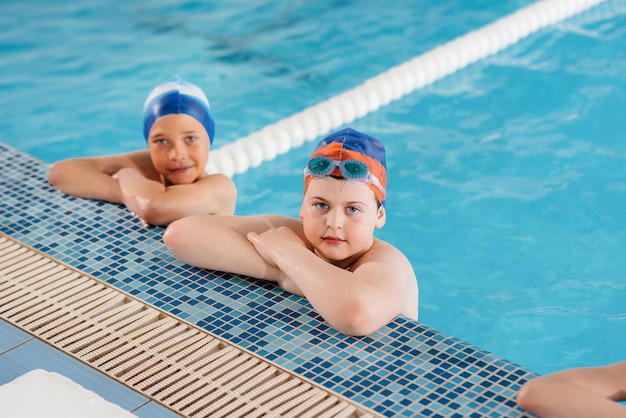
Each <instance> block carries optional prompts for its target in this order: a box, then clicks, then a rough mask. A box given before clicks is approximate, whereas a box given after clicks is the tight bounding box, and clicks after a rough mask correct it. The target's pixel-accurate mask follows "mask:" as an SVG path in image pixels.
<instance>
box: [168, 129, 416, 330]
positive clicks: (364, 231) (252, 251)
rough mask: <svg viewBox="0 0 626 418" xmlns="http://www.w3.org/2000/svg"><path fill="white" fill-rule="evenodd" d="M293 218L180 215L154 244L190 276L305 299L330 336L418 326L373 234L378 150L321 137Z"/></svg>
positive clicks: (409, 276)
mask: <svg viewBox="0 0 626 418" xmlns="http://www.w3.org/2000/svg"><path fill="white" fill-rule="evenodd" d="M304 183H305V184H304V196H303V199H302V206H301V208H300V218H299V219H298V218H292V217H288V216H280V215H257V216H202V215H198V216H189V217H186V218H183V219H180V220H177V221H175V222H173V223H172V224H170V225H169V226H168V228H167V230H166V231H165V234H164V236H163V239H164V241H165V244H166V245H167V246H168V247H169V248H170V250H171V251H172V252H173V253H174V254H175V255H176V256H177V257H178V258H179V259H181V260H182V261H184V262H186V263H188V264H191V265H195V266H197V267H202V268H208V269H212V270H219V271H226V272H231V273H236V274H241V275H245V276H250V277H256V278H259V279H265V280H270V281H276V282H277V283H278V285H279V286H280V287H281V288H282V289H284V290H286V291H288V292H291V293H294V294H297V295H300V296H304V297H306V298H307V299H308V300H309V302H311V304H312V305H313V307H314V308H315V310H317V312H319V314H320V315H321V316H322V317H323V318H324V319H325V320H326V321H327V322H328V323H329V324H330V326H331V327H333V328H335V329H337V330H338V331H340V332H343V333H345V334H348V335H367V334H371V333H373V332H375V331H376V330H378V329H379V328H381V327H382V326H384V325H386V324H387V323H389V322H390V321H391V320H393V319H394V318H395V317H396V316H397V315H405V316H408V317H410V318H412V319H417V317H418V294H419V291H418V286H417V279H416V277H415V272H414V271H413V267H412V266H411V263H410V262H409V260H408V259H407V258H406V257H405V256H404V254H402V252H401V251H400V250H398V249H397V248H395V247H393V246H392V245H390V244H389V243H386V242H384V241H381V240H379V239H376V238H375V237H374V230H375V229H376V228H381V227H382V226H383V225H384V224H385V221H386V209H385V205H384V202H385V199H386V192H387V190H386V189H387V169H386V164H385V148H384V147H383V145H382V143H381V142H380V141H378V139H376V138H373V137H371V136H369V135H365V134H363V133H361V132H358V131H355V130H353V129H349V128H348V129H344V130H341V131H338V132H335V133H333V134H331V135H329V136H328V137H326V138H324V139H323V140H322V141H321V142H320V143H319V145H318V147H317V148H316V149H315V151H314V152H313V154H312V155H311V158H310V159H309V162H308V164H307V166H306V168H305V170H304Z"/></svg>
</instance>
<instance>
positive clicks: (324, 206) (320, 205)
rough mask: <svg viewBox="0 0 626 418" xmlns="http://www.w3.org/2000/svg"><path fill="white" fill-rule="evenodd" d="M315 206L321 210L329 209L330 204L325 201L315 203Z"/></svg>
mask: <svg viewBox="0 0 626 418" xmlns="http://www.w3.org/2000/svg"><path fill="white" fill-rule="evenodd" d="M315 207H316V208H318V209H321V210H326V209H328V205H327V204H326V203H324V202H318V203H316V204H315Z"/></svg>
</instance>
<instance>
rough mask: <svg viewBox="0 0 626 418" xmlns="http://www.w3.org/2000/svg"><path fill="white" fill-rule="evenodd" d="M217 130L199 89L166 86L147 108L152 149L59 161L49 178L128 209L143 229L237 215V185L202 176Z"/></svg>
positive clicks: (178, 83) (72, 190) (69, 191)
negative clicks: (192, 218)
mask: <svg viewBox="0 0 626 418" xmlns="http://www.w3.org/2000/svg"><path fill="white" fill-rule="evenodd" d="M214 132H215V128H214V121H213V117H212V115H211V109H210V106H209V101H208V99H207V98H206V96H205V94H204V93H203V92H202V90H201V89H200V88H198V87H197V86H195V85H193V84H191V83H188V82H186V81H183V80H180V79H178V80H174V81H170V82H166V83H163V84H160V85H158V86H157V87H155V88H154V90H152V92H151V93H150V94H149V95H148V98H147V99H146V101H145V104H144V137H145V139H146V141H147V144H148V149H147V150H141V151H135V152H131V153H126V154H119V155H111V156H101V157H91V158H73V159H67V160H63V161H59V162H56V163H54V164H53V165H52V166H51V167H50V170H49V172H48V180H49V181H50V183H52V184H53V185H54V186H55V187H56V188H57V189H59V190H61V191H62V192H64V193H67V194H70V195H73V196H77V197H84V198H89V199H97V200H104V201H108V202H114V203H121V204H124V205H125V206H126V207H128V208H129V209H130V210H131V211H132V212H133V213H134V214H136V215H137V216H138V217H139V219H141V221H142V223H143V224H144V225H148V224H152V225H166V224H169V223H170V222H172V221H174V220H176V219H179V218H182V217H184V216H187V215H193V214H233V213H234V210H235V201H236V198H237V191H236V188H235V184H234V183H233V181H232V180H231V179H230V178H229V177H227V176H224V175H222V174H208V173H207V172H206V171H205V167H206V164H207V160H208V158H209V150H210V147H211V145H212V143H213V138H214Z"/></svg>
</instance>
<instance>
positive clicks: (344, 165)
mask: <svg viewBox="0 0 626 418" xmlns="http://www.w3.org/2000/svg"><path fill="white" fill-rule="evenodd" d="M304 172H305V177H304V189H305V190H306V188H307V187H308V185H309V183H310V182H311V180H312V179H313V178H315V177H320V176H333V177H341V178H344V179H346V180H349V181H358V182H362V183H364V184H365V185H366V186H367V187H369V188H370V189H371V190H372V191H373V192H374V194H375V195H376V198H377V199H378V201H379V202H380V203H381V204H383V203H384V202H385V199H386V194H387V164H386V162H385V147H384V145H383V144H382V142H380V141H379V140H378V139H376V138H374V137H373V136H369V135H366V134H364V133H361V132H358V131H355V130H354V129H351V128H346V129H342V130H340V131H337V132H335V133H332V134H330V135H328V136H327V137H326V138H324V139H322V140H321V141H320V143H319V144H318V145H317V148H315V151H313V154H312V155H311V158H310V159H309V162H308V164H307V168H306V169H305V171H304Z"/></svg>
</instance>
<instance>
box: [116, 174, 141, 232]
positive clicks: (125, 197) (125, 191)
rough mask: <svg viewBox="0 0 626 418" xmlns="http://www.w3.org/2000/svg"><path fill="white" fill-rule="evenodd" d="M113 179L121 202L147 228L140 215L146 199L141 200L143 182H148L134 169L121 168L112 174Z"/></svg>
mask: <svg viewBox="0 0 626 418" xmlns="http://www.w3.org/2000/svg"><path fill="white" fill-rule="evenodd" d="M113 178H114V179H117V181H118V183H119V187H120V191H121V193H122V202H123V203H124V205H125V206H126V207H127V208H128V209H129V210H130V211H131V213H132V214H133V215H135V216H136V217H137V218H139V221H140V222H141V225H142V226H144V227H146V228H147V227H149V226H150V224H149V223H148V222H146V221H145V220H144V219H143V218H142V216H141V214H142V213H143V212H144V210H145V207H144V206H145V204H146V203H147V202H146V199H142V197H141V191H142V189H141V188H142V187H145V186H144V185H143V183H144V182H146V181H149V180H148V179H146V178H145V177H144V175H143V174H141V172H140V171H139V170H137V169H136V168H130V167H126V168H122V169H121V170H119V171H118V172H117V173H115V174H113Z"/></svg>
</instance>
